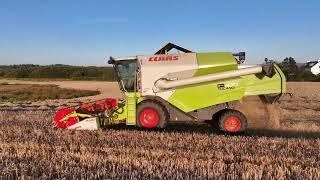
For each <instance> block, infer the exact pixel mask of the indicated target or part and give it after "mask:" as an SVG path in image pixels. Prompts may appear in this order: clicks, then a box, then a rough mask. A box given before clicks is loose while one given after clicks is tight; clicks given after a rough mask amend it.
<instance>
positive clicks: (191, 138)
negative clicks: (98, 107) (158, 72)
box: [0, 83, 320, 179]
mask: <svg viewBox="0 0 320 180" xmlns="http://www.w3.org/2000/svg"><path fill="white" fill-rule="evenodd" d="M108 85H109V87H108V88H110V87H111V85H112V86H116V84H108ZM288 87H289V92H291V93H293V94H294V95H293V96H292V97H290V96H285V97H283V98H282V99H281V102H280V104H276V105H275V106H276V107H277V108H276V109H269V110H270V111H268V112H269V113H271V112H272V113H273V114H272V115H270V117H274V118H276V119H277V126H276V127H274V129H270V128H268V130H263V127H264V126H261V125H260V127H253V130H252V131H250V132H248V133H246V134H243V135H241V136H228V135H224V134H220V133H218V132H216V131H214V130H213V129H212V128H210V127H209V126H207V125H171V126H170V127H168V128H167V129H165V130H153V131H144V130H139V129H135V128H130V127H115V128H111V129H108V130H104V131H103V130H99V131H70V130H60V129H55V128H54V127H53V125H52V123H51V121H52V116H53V114H54V111H47V110H43V111H41V110H37V111H30V110H27V111H20V110H17V111H9V110H8V109H10V108H11V106H12V105H3V107H4V109H3V110H1V111H0V179H1V178H17V177H20V178H42V179H47V178H86V179H87V178H89V179H93V178H122V179H124V178H125V179H128V178H131V179H150V178H152V179H160V178H161V179H204V178H205V179H207V178H209V179H214V178H218V179H226V178H227V179H235V178H243V179H248V178H249V179H271V178H283V179H287V178H298V179H318V178H319V177H320V163H319V161H320V149H319V146H320V139H319V137H320V136H319V132H320V130H319V122H320V119H319V116H320V112H319V111H320V105H319V103H318V102H319V101H320V96H319V95H318V94H317V92H318V90H317V89H319V88H320V84H318V83H289V84H288ZM115 89H116V88H115ZM109 90H110V89H109ZM109 93H110V94H109V95H108V96H109V97H112V96H113V95H112V93H115V94H116V93H118V92H111V91H109ZM93 98H94V97H93ZM79 101H81V100H79ZM47 103H50V102H47ZM53 103H56V104H59V103H60V102H53ZM31 105H32V107H35V104H31ZM255 108H257V109H258V110H257V111H261V109H259V106H256V107H255ZM267 110H268V108H267ZM267 125H268V124H267ZM269 125H270V124H269ZM269 127H272V126H269Z"/></svg>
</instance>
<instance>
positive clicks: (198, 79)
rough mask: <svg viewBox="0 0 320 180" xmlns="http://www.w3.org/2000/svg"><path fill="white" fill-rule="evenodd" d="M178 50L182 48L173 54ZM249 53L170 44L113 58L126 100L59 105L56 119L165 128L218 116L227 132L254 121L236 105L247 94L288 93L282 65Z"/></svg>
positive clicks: (91, 125) (94, 125)
mask: <svg viewBox="0 0 320 180" xmlns="http://www.w3.org/2000/svg"><path fill="white" fill-rule="evenodd" d="M172 49H176V50H177V51H178V52H180V53H176V54H171V53H170V51H171V50H172ZM244 61H245V53H243V52H241V53H231V52H207V53H195V52H192V51H190V50H187V49H184V48H182V47H179V46H177V45H174V44H171V43H169V44H167V45H166V46H164V47H163V48H162V49H160V50H159V51H158V52H156V53H155V54H154V55H148V56H132V57H119V58H113V57H110V60H109V61H108V63H109V64H112V65H113V66H114V69H115V71H116V72H117V75H118V82H119V86H120V89H121V90H122V92H123V93H124V96H125V98H124V99H123V100H116V99H113V98H107V99H103V100H99V101H96V102H92V103H86V104H82V105H79V106H77V107H66V108H61V109H60V110H58V112H57V114H56V116H55V118H54V123H55V124H56V125H57V126H58V127H60V128H66V129H90V130H94V129H98V128H104V127H108V126H110V125H115V124H126V125H131V126H138V127H142V128H165V127H166V126H167V125H168V124H169V123H171V122H186V121H189V122H190V121H197V122H199V121H203V122H204V121H209V122H210V121H211V122H212V121H215V122H213V123H216V124H218V127H219V128H220V130H221V131H224V132H227V133H239V132H243V131H245V130H246V128H247V126H248V122H247V118H246V117H245V115H244V114H243V113H242V112H240V111H238V110H235V104H236V103H237V102H238V101H241V100H242V99H243V98H244V97H248V96H259V97H261V99H263V100H264V101H265V102H267V103H273V102H275V101H277V100H278V99H279V97H280V96H281V95H282V94H283V93H285V92H286V79H285V76H284V74H283V73H282V71H281V69H280V68H279V67H278V66H277V65H276V64H273V63H271V62H266V63H264V64H261V65H247V64H244Z"/></svg>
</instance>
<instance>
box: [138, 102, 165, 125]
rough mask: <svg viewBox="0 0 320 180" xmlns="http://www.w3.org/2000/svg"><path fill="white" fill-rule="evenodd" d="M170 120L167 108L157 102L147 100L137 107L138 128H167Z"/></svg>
mask: <svg viewBox="0 0 320 180" xmlns="http://www.w3.org/2000/svg"><path fill="white" fill-rule="evenodd" d="M168 119H169V114H168V111H167V110H166V108H165V107H164V106H163V105H161V104H160V103H158V102H156V101H151V100H145V101H142V102H141V103H139V104H138V105H137V126H138V127H142V128H148V129H151V128H165V127H166V126H167V122H168Z"/></svg>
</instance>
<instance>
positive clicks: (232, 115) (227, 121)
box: [218, 110, 248, 134]
mask: <svg viewBox="0 0 320 180" xmlns="http://www.w3.org/2000/svg"><path fill="white" fill-rule="evenodd" d="M218 123H219V128H220V130H221V131H223V132H226V133H229V134H236V133H240V132H244V131H245V130H246V129H247V126H248V125H247V118H246V117H245V116H244V115H243V114H242V113H241V112H240V111H237V110H226V111H224V112H223V113H222V114H221V115H220V117H219V122H218Z"/></svg>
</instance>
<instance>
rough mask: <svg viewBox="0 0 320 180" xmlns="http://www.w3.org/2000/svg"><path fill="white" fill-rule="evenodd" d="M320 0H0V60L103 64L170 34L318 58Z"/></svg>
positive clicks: (206, 43)
mask: <svg viewBox="0 0 320 180" xmlns="http://www.w3.org/2000/svg"><path fill="white" fill-rule="evenodd" d="M319 8H320V1H318V0H307V1H302V0H259V1H258V0H181V1H179V0H175V1H172V0H171V1H170V0H161V1H152V0H135V1H133V0H126V1H125V0H115V1H113V0H0V64H40V65H47V64H71V65H96V66H105V65H106V61H107V58H108V57H109V56H115V57H117V56H130V55H148V54H153V53H154V52H155V51H157V50H158V49H159V48H161V47H162V46H163V45H165V44H166V43H167V42H173V43H176V44H178V45H181V46H183V47H185V48H187V49H191V50H193V51H197V52H215V51H223V52H226V51H232V52H240V51H245V52H246V53H247V62H248V63H259V62H262V61H263V60H264V58H265V57H268V58H270V59H274V60H282V59H283V58H285V57H287V56H292V57H294V58H295V59H296V61H298V62H305V61H307V60H314V59H320V11H319Z"/></svg>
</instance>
